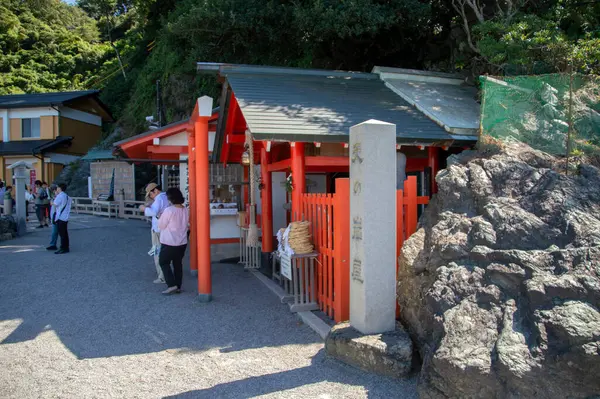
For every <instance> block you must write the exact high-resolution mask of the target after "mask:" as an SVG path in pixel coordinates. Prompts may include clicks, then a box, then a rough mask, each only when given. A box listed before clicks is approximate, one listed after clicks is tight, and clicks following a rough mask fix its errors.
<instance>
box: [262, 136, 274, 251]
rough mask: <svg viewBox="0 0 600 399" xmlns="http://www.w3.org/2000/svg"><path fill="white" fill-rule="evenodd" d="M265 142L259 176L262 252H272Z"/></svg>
mask: <svg viewBox="0 0 600 399" xmlns="http://www.w3.org/2000/svg"><path fill="white" fill-rule="evenodd" d="M266 145H267V144H266V143H264V145H263V146H262V148H261V149H260V177H261V182H262V185H263V188H262V190H261V192H262V197H261V206H262V211H261V214H262V252H263V254H264V253H267V254H268V253H270V252H273V204H272V203H273V185H272V181H271V172H269V163H270V160H271V156H270V155H271V154H270V153H269V152H267V148H266Z"/></svg>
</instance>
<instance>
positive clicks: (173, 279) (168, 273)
mask: <svg viewBox="0 0 600 399" xmlns="http://www.w3.org/2000/svg"><path fill="white" fill-rule="evenodd" d="M186 247H187V244H184V245H180V246H178V247H173V246H171V245H165V244H160V254H159V255H158V263H159V264H160V268H161V269H162V271H163V275H164V276H165V282H166V283H167V287H174V286H177V288H181V280H182V278H183V256H184V255H185V249H186ZM171 263H173V270H171Z"/></svg>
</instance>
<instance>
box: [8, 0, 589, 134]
mask: <svg viewBox="0 0 600 399" xmlns="http://www.w3.org/2000/svg"><path fill="white" fill-rule="evenodd" d="M599 26H600V3H598V2H597V1H593V2H588V1H584V2H581V1H580V0H78V5H77V6H69V5H66V4H64V3H61V2H60V1H59V0H4V1H3V2H2V3H1V5H0V51H1V52H0V72H1V73H2V74H1V75H0V92H2V93H14V92H40V91H51V90H69V89H80V88H99V89H103V94H102V99H103V100H104V101H105V102H106V103H107V104H108V105H109V106H110V107H111V110H112V111H113V113H114V115H115V116H116V117H117V118H118V119H119V122H120V124H121V125H122V126H123V127H124V128H125V130H126V131H127V132H128V134H134V133H137V132H140V131H141V130H143V129H144V128H145V118H144V117H145V116H146V115H150V114H152V113H153V112H154V110H155V102H156V99H155V82H156V81H157V80H159V81H160V82H161V86H162V88H163V90H162V97H163V98H162V102H163V104H164V105H165V107H166V115H167V121H172V120H176V119H179V118H181V117H183V116H184V115H186V114H187V113H188V112H189V110H190V109H191V107H192V106H193V101H194V98H196V97H197V96H198V95H200V94H210V95H213V96H215V97H216V98H218V92H217V83H216V80H215V79H214V77H205V76H202V75H198V74H197V72H196V62H198V61H213V62H229V63H241V64H259V65H275V66H294V67H305V68H326V69H345V70H356V71H370V70H371V68H372V67H373V66H374V65H386V66H396V67H405V68H417V69H435V70H443V71H448V72H453V71H463V72H464V73H465V75H472V76H476V75H479V74H482V73H491V74H523V73H546V72H557V71H565V70H568V69H569V68H570V67H571V65H572V66H573V67H574V68H575V69H577V70H579V71H580V72H584V73H598V70H599V66H600V33H599V31H598V27H599Z"/></svg>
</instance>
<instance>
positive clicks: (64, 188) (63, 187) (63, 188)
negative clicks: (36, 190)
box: [57, 183, 67, 191]
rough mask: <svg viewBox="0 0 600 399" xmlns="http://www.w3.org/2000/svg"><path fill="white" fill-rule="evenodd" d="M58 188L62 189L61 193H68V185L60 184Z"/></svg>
mask: <svg viewBox="0 0 600 399" xmlns="http://www.w3.org/2000/svg"><path fill="white" fill-rule="evenodd" d="M57 186H58V187H60V189H61V191H67V185H66V184H65V183H59V184H57Z"/></svg>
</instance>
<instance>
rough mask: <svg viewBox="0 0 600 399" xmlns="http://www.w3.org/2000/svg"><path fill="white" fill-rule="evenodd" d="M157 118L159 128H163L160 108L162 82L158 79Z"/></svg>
mask: <svg viewBox="0 0 600 399" xmlns="http://www.w3.org/2000/svg"><path fill="white" fill-rule="evenodd" d="M156 118H157V119H158V120H157V122H158V127H162V110H161V107H160V80H159V79H156Z"/></svg>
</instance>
